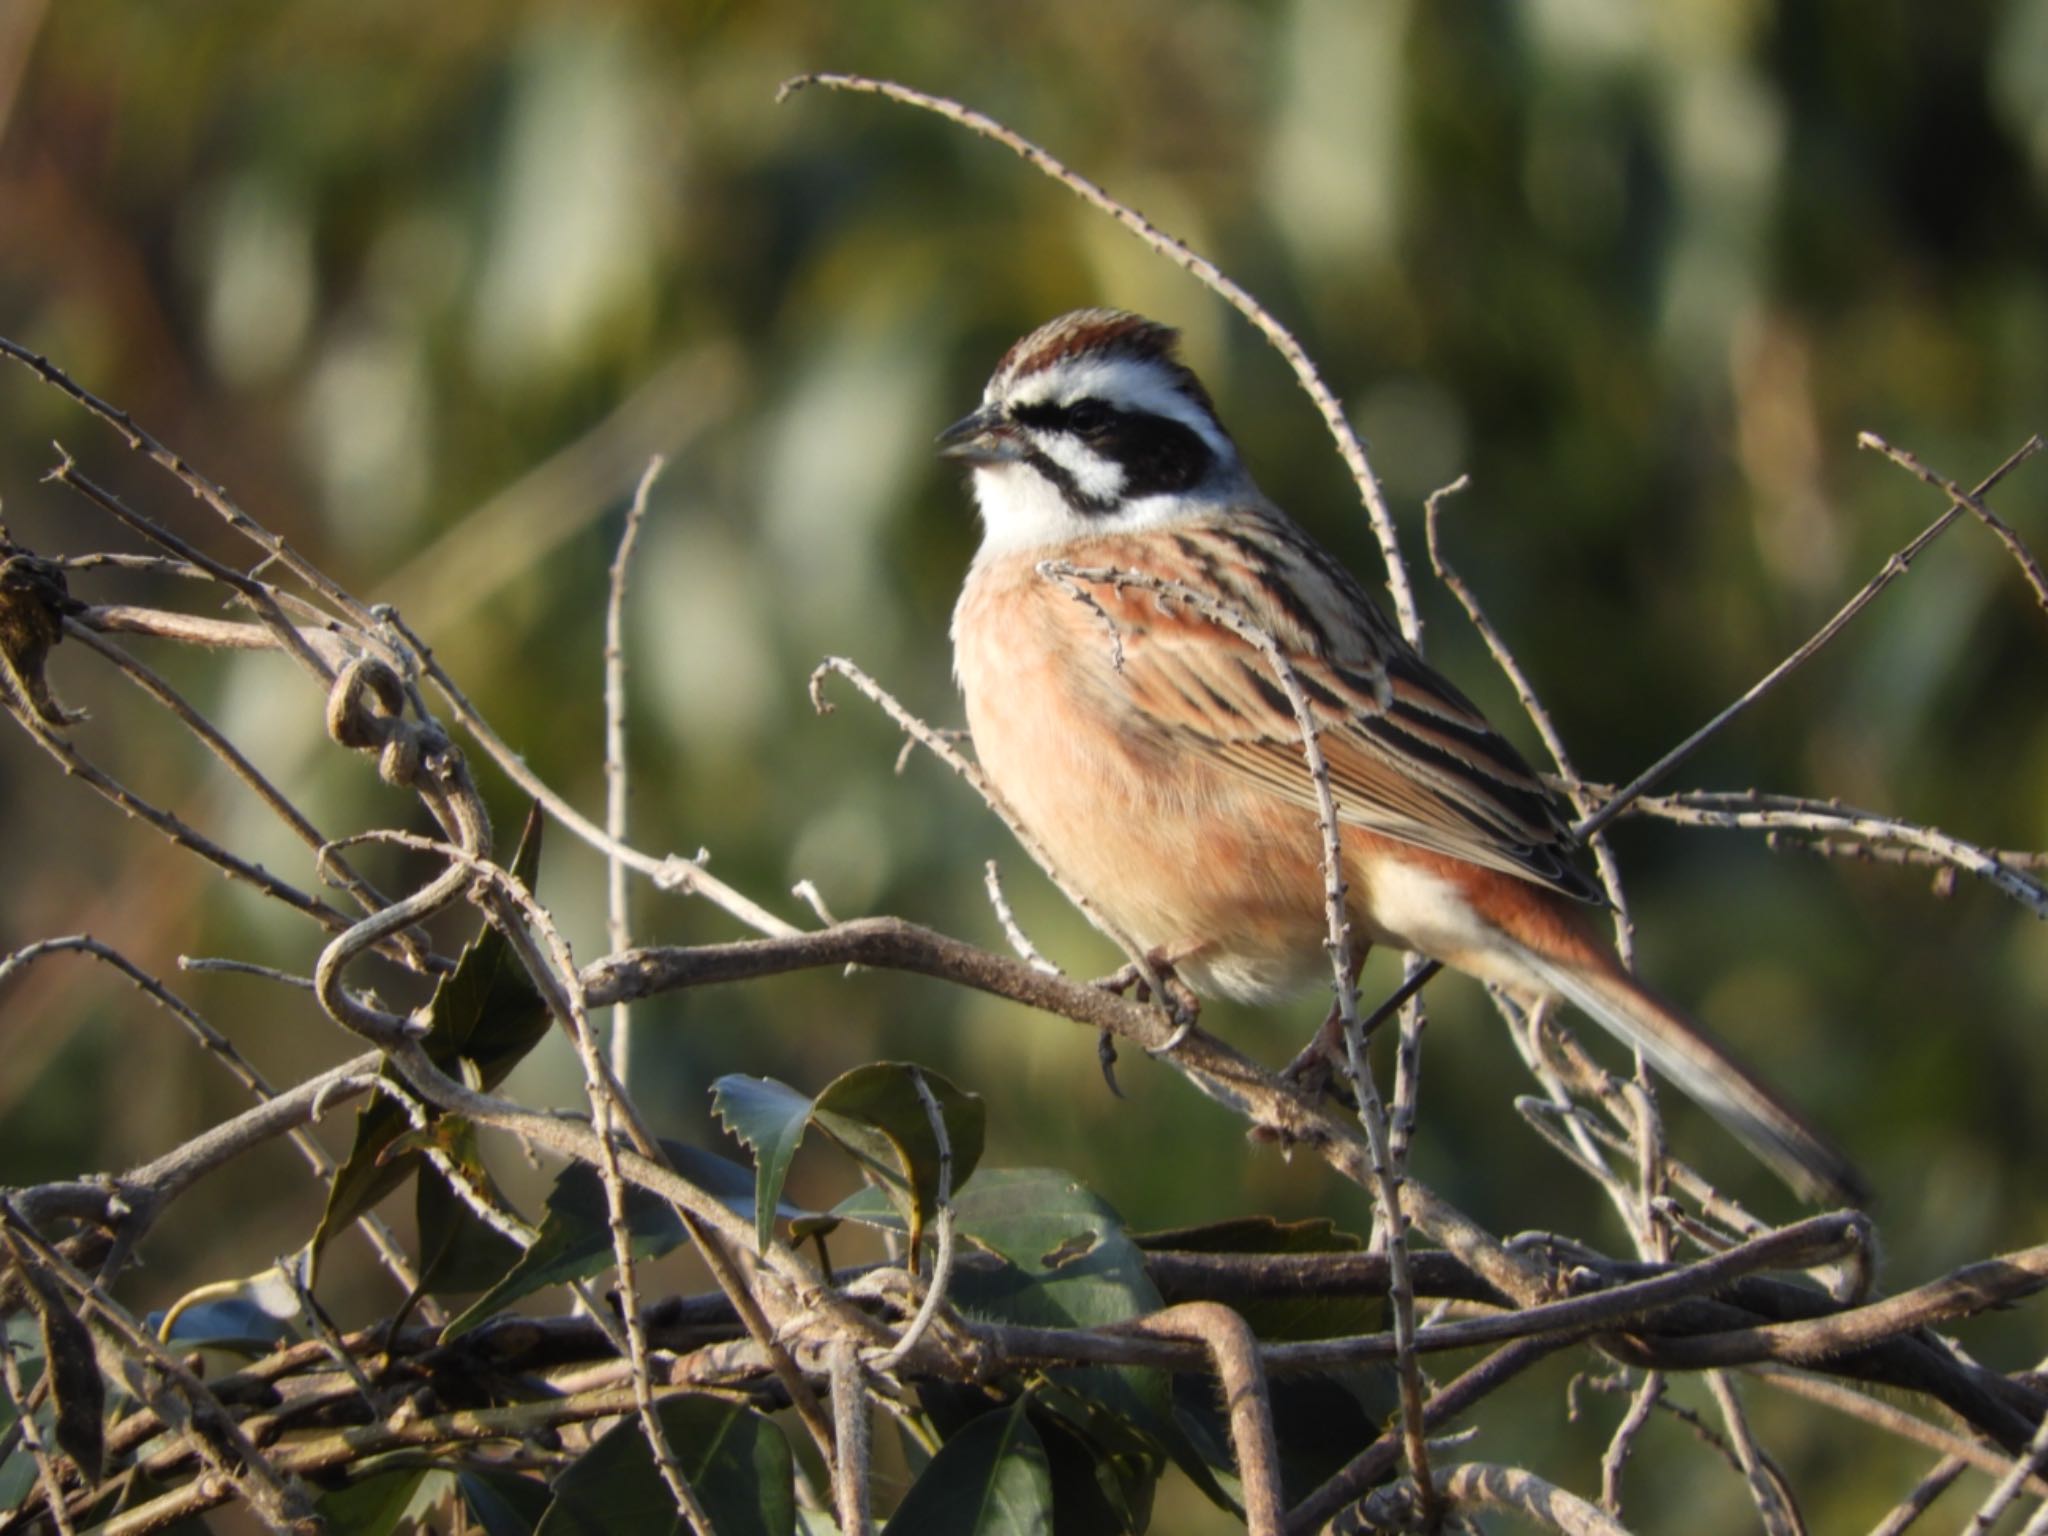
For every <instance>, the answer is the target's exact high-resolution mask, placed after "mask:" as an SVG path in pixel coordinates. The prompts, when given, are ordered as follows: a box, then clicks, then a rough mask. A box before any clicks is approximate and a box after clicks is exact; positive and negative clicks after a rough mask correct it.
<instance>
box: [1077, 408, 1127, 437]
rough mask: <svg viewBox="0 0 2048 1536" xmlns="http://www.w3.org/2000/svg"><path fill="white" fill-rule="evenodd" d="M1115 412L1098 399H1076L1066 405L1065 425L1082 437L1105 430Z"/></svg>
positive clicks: (1091, 435)
mask: <svg viewBox="0 0 2048 1536" xmlns="http://www.w3.org/2000/svg"><path fill="white" fill-rule="evenodd" d="M1115 414H1116V413H1115V412H1114V411H1112V410H1110V408H1109V407H1108V406H1106V405H1104V404H1103V403H1102V402H1101V401H1100V400H1076V401H1075V402H1074V403H1073V404H1072V405H1070V406H1068V407H1067V426H1068V428H1069V430H1071V431H1074V432H1078V433H1080V434H1081V436H1083V437H1093V436H1095V435H1096V434H1097V433H1099V432H1104V431H1107V430H1108V428H1109V424H1110V422H1111V420H1112V419H1113V418H1114V417H1115Z"/></svg>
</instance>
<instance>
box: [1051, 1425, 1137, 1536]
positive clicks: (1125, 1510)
mask: <svg viewBox="0 0 2048 1536" xmlns="http://www.w3.org/2000/svg"><path fill="white" fill-rule="evenodd" d="M1093 1417H1094V1419H1095V1420H1097V1421H1100V1420H1103V1419H1107V1418H1109V1417H1110V1416H1109V1415H1107V1414H1100V1413H1098V1414H1096V1415H1094V1416H1093ZM1031 1422H1032V1425H1033V1427H1034V1428H1036V1429H1037V1431H1038V1438H1039V1441H1040V1442H1041V1443H1042V1444H1043V1445H1044V1447H1045V1459H1046V1466H1047V1469H1048V1471H1049V1472H1050V1473H1051V1476H1052V1502H1053V1511H1054V1513H1055V1515H1056V1516H1057V1525H1058V1529H1059V1533H1060V1536H1138V1533H1139V1532H1142V1531H1143V1530H1145V1529H1146V1527H1147V1526H1148V1525H1150V1524H1151V1519H1152V1494H1153V1491H1154V1490H1155V1489H1156V1488H1157V1487H1158V1485H1159V1473H1160V1469H1161V1468H1162V1467H1163V1466H1164V1465H1165V1458H1164V1457H1162V1456H1160V1455H1159V1454H1158V1453H1157V1452H1156V1451H1154V1450H1152V1448H1151V1447H1150V1446H1148V1445H1146V1444H1145V1443H1144V1442H1142V1441H1141V1440H1139V1438H1138V1437H1137V1436H1136V1435H1135V1434H1128V1433H1127V1434H1125V1435H1124V1436H1122V1437H1121V1438H1122V1439H1123V1440H1124V1441H1125V1442H1126V1443H1127V1444H1126V1449H1124V1450H1122V1451H1115V1452H1113V1451H1110V1450H1108V1449H1107V1448H1105V1446H1104V1445H1102V1444H1101V1443H1100V1442H1099V1441H1097V1440H1096V1439H1095V1438H1094V1436H1092V1435H1091V1434H1089V1433H1088V1432H1086V1431H1085V1430H1084V1429H1082V1428H1081V1427H1079V1426H1077V1425H1076V1424H1074V1423H1073V1422H1071V1421H1070V1420H1068V1419H1067V1418H1066V1417H1065V1416H1063V1415H1061V1414H1056V1413H1041V1412H1037V1411H1035V1410H1034V1411H1033V1413H1032V1415H1031Z"/></svg>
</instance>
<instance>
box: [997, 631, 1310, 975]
mask: <svg viewBox="0 0 2048 1536" xmlns="http://www.w3.org/2000/svg"><path fill="white" fill-rule="evenodd" d="M958 660H959V673H960V681H961V687H962V691H963V692H964V694H965V696H966V703H967V720H968V726H969V728H970V730H971V731H972V733H973V737H974V750H975V755H976V757H977V758H978V759H979V761H980V763H981V766H982V769H983V771H984V772H985V773H986V774H987V775H988V777H989V780H990V782H991V784H993V786H994V787H995V790H996V792H997V794H998V795H1000V796H1001V797H1002V799H1003V802H1004V803H1005V804H1006V805H1007V806H1008V807H1009V808H1010V809H1011V811H1012V812H1014V813H1015V815H1016V816H1017V819H1018V820H1019V821H1021V822H1022V823H1023V825H1024V827H1025V829H1026V830H1027V831H1028V832H1029V833H1030V834H1031V835H1032V837H1034V838H1035V839H1037V841H1038V842H1039V844H1040V845H1041V847H1042V848H1043V850H1044V854H1045V857H1046V858H1047V859H1048V860H1049V861H1050V863H1051V864H1052V866H1053V868H1054V870H1055V871H1057V873H1058V874H1059V876H1060V878H1061V879H1063V880H1064V881H1065V882H1066V883H1067V884H1068V885H1069V886H1071V887H1072V888H1073V889H1074V891H1075V892H1077V893H1078V894H1079V895H1080V896H1082V897H1083V898H1084V899H1085V900H1087V901H1088V902H1089V903H1090V904H1091V905H1093V906H1094V907H1095V908H1096V909H1097V911H1098V912H1099V914H1100V917H1101V918H1102V919H1103V920H1105V921H1106V922H1107V923H1108V924H1109V925H1110V926H1111V927H1113V928H1114V929H1116V930H1117V931H1119V932H1120V933H1121V934H1122V935H1123V936H1124V937H1126V938H1128V939H1130V940H1131V941H1133V942H1134V943H1135V944H1137V945H1138V946H1139V947H1140V948H1142V949H1146V950H1155V949H1156V950H1161V951H1164V953H1165V955H1166V957H1167V958H1168V959H1169V960H1171V961H1172V962H1173V964H1174V966H1175V968H1176V969H1177V970H1178V971H1179V973H1180V974H1181V975H1182V976H1183V977H1184V978H1185V979H1187V980H1188V981H1189V982H1190V983H1191V984H1192V985H1194V986H1195V987H1196V988H1197V989H1199V990H1203V991H1214V992H1221V993H1224V994H1226V995H1229V996H1233V997H1240V998H1245V999H1257V998H1263V997H1269V996H1272V995H1274V994H1276V993H1280V992H1284V991H1288V990H1292V989H1294V988H1296V987H1299V986H1301V985H1303V984H1304V983H1306V982H1309V981H1311V980H1313V979H1314V978H1315V976H1316V975H1318V974H1319V973H1320V972H1321V970H1322V968H1323V967H1325V966H1326V965H1327V964H1328V961H1327V958H1326V956H1325V954H1324V951H1323V948H1322V941H1323V938H1324V935H1325V920H1324V915H1323V898H1322V874H1321V861H1320V857H1319V848H1320V839H1319V837H1318V833H1317V829H1316V823H1315V818H1314V817H1313V816H1312V815H1311V814H1309V813H1307V812H1305V811H1302V810H1300V809H1298V808H1297V807H1293V806H1290V805H1287V804H1285V803H1282V802H1279V801H1277V800H1276V799H1275V798H1274V797H1273V796H1271V795H1268V794H1262V793H1260V792H1258V791H1257V790H1256V789H1255V788H1253V787H1251V786H1248V785H1245V784H1242V783H1240V782H1239V781H1237V780H1236V779H1234V778H1232V777H1230V776H1228V775H1226V774H1224V773H1222V772H1219V771H1218V770H1217V769H1215V768H1213V767H1210V766H1208V765H1207V764H1205V763H1203V762H1202V760H1201V759H1200V757H1199V756H1198V755H1197V754H1195V753H1194V752H1193V751H1191V750H1189V749H1187V748H1185V747H1181V748H1176V746H1175V744H1174V743H1172V742H1171V741H1161V740H1158V739H1156V738H1151V739H1148V738H1147V737H1146V736H1145V735H1143V734H1141V733H1140V732H1138V731H1137V730H1136V729H1135V728H1134V727H1132V726H1130V725H1129V724H1128V723H1127V722H1123V721H1120V720H1118V719H1117V718H1116V717H1115V715H1114V713H1113V711H1112V710H1111V709H1110V708H1109V707H1108V706H1106V705H1105V704H1102V703H1099V702H1096V701H1094V700H1091V699H1090V698H1089V697H1088V694H1087V692H1086V690H1085V689H1084V688H1078V687H1076V686H1074V685H1073V684H1074V674H1073V673H1072V672H1071V671H1070V670H1067V669H1063V668H1062V667H1061V666H1060V665H1059V663H1058V659H1057V657H1056V655H1055V654H1053V653H1051V652H1049V651H1048V650H1047V649H1046V648H1044V647H1042V646H1035V645H1033V644H1030V643H1028V640H1025V641H1017V642H1015V643H1013V639H1012V636H1011V634H1010V632H1009V631H1007V630H1005V629H1004V628H1002V627H1000V626H988V625H984V626H981V627H980V634H979V638H978V643H976V644H974V645H962V646H961V647H960V650H959V655H958Z"/></svg>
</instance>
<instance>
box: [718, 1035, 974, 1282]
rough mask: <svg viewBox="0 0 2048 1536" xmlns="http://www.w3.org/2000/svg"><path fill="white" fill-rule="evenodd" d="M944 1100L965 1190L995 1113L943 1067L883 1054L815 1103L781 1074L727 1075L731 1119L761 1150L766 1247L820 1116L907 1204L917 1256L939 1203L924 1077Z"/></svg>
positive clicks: (955, 1180)
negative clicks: (776, 1207) (787, 1183)
mask: <svg viewBox="0 0 2048 1536" xmlns="http://www.w3.org/2000/svg"><path fill="white" fill-rule="evenodd" d="M920 1078H921V1079H922V1080H923V1082H924V1086H925V1087H926V1089H928V1090H929V1091H930V1093H931V1096H932V1099H933V1102H935V1103H936V1104H937V1105H938V1109H939V1118H940V1121H941V1122H942V1123H943V1124H944V1126H945V1129H946V1140H947V1143H948V1145H949V1147H950V1148H951V1151H952V1171H951V1172H952V1187H953V1188H954V1189H956V1190H957V1189H959V1188H960V1187H961V1186H962V1185H964V1184H965V1183H966V1182H967V1179H968V1176H969V1175H970V1174H971V1173H973V1171H974V1168H975V1165H976V1164H977V1163H979V1162H980V1161H981V1150H982V1143H983V1139H984V1136H985V1133H986V1129H987V1115H986V1111H985V1109H984V1107H983V1105H982V1101H981V1099H980V1097H979V1096H978V1095H976V1094H971V1093H966V1092H963V1091H962V1090H961V1089H959V1088H957V1087H955V1086H954V1085H953V1084H952V1083H950V1082H948V1081H947V1080H946V1079H945V1078H943V1077H941V1076H939V1074H938V1073H936V1072H932V1071H929V1070H927V1069H925V1068H923V1067H919V1066H914V1065H912V1064H910V1063H908V1062H900V1061H878V1062H871V1063H870V1064H868V1065H867V1066H864V1067H856V1068H854V1069H853V1070H852V1071H851V1072H847V1073H844V1074H842V1075H841V1076H839V1077H837V1078H834V1079H833V1080H832V1082H830V1083H829V1084H827V1085H826V1087H825V1090H824V1092H822V1093H820V1094H819V1095H818V1096H817V1097H816V1098H815V1099H812V1100H810V1101H808V1102H806V1101H805V1100H804V1098H803V1096H802V1095H801V1094H799V1093H798V1092H797V1091H796V1090H795V1089H794V1088H791V1087H789V1086H788V1085H787V1084H786V1083H780V1082H777V1081H775V1080H774V1079H773V1078H755V1077H743V1076H739V1075H734V1076H729V1077H722V1078H720V1079H719V1080H718V1082H717V1083H715V1084H714V1085H713V1087H712V1093H713V1096H714V1099H715V1101H716V1103H717V1106H718V1112H719V1114H720V1116H721V1117H723V1118H724V1120H725V1122H726V1125H727V1127H728V1128H729V1129H730V1130H731V1131H732V1132H733V1134H734V1135H736V1136H738V1137H739V1138H740V1140H742V1141H743V1142H745V1143H746V1144H747V1146H748V1147H749V1148H750V1149H752V1151H753V1152H754V1155H755V1166H756V1170H757V1177H756V1195H755V1211H756V1214H755V1231H756V1238H757V1240H758V1241H759V1242H760V1243H761V1244H762V1245H763V1246H766V1244H767V1241H768V1237H769V1234H770V1232H771V1231H772V1230H773V1225H774V1223H773V1220H772V1218H771V1216H770V1214H769V1212H770V1211H771V1210H772V1208H773V1205H772V1202H774V1201H775V1200H777V1199H779V1197H780V1195H781V1191H782V1185H783V1181H784V1180H785V1179H786V1178H787V1177H788V1173H789V1164H790V1159H791V1158H793V1157H794V1156H795V1155H796V1149H797V1147H798V1145H799V1144H800V1143H801V1142H802V1140H803V1137H804V1133H805V1131H806V1130H807V1129H808V1128H809V1127H810V1126H812V1125H816V1126H818V1127H820V1128H821V1129H822V1130H823V1131H824V1132H825V1133H826V1134H827V1135H828V1136H830V1137H831V1138H832V1139H833V1140H834V1141H835V1142H837V1143H838V1144H839V1145H840V1146H841V1147H843V1148H844V1149H845V1150H846V1151H847V1152H849V1153H851V1154H852V1155H853V1156H854V1158H856V1159H857V1160H858V1161H859V1162H860V1163H861V1164H862V1165H863V1166H865V1167H866V1168H867V1169H868V1170H869V1171H870V1172H871V1173H873V1174H874V1176H875V1177H876V1178H877V1179H878V1180H879V1181H880V1183H881V1186H882V1188H883V1189H884V1190H886V1191H888V1192H889V1194H890V1198H891V1200H892V1201H893V1203H894V1204H895V1205H896V1206H897V1208H898V1209H899V1210H900V1211H901V1212H902V1213H903V1219H904V1221H905V1223H906V1224H907V1226H908V1229H909V1232H910V1237H911V1254H912V1256H913V1258H912V1263H913V1265H914V1264H915V1262H916V1259H915V1255H916V1254H917V1251H918V1250H917V1242H918V1239H919V1237H920V1236H921V1235H922V1233H923V1231H924V1227H925V1224H926V1223H927V1222H928V1221H929V1220H930V1219H931V1217H932V1214H933V1213H934V1212H935V1211H936V1210H937V1209H938V1195H939V1167H940V1157H939V1138H938V1135H937V1133H936V1132H935V1131H934V1130H933V1128H932V1121H931V1115H930V1113H929V1112H928V1111H927V1110H926V1108H925V1103H924V1096H923V1095H922V1094H920V1093H919V1092H918V1082H919V1079H920Z"/></svg>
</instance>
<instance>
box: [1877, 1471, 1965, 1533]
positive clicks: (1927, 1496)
mask: <svg viewBox="0 0 2048 1536" xmlns="http://www.w3.org/2000/svg"><path fill="white" fill-rule="evenodd" d="M1969 1470H1970V1464H1969V1463H1968V1462H1967V1461H1965V1460H1964V1459H1963V1458H1962V1457H1960V1456H1944V1457H1942V1458H1941V1460H1939V1461H1937V1462H1936V1463H1935V1464H1934V1465H1933V1466H1931V1467H1929V1468H1928V1469H1927V1475H1926V1476H1925V1477H1923V1478H1921V1479H1920V1481H1919V1482H1917V1483H1915V1484H1914V1485H1913V1486H1912V1487H1911V1488H1910V1489H1908V1490H1907V1492H1906V1496H1905V1497H1904V1498H1903V1499H1901V1500H1899V1502H1898V1503H1897V1504H1896V1505H1895V1506H1893V1508H1892V1510H1891V1512H1890V1513H1889V1514H1887V1515H1886V1516H1885V1517H1884V1518H1883V1519H1882V1520H1880V1521H1878V1522H1877V1524H1876V1525H1874V1526H1872V1527H1871V1528H1870V1536H1905V1532H1906V1531H1907V1529H1908V1528H1909V1527H1911V1525H1912V1524H1913V1522H1914V1521H1915V1520H1918V1519H1919V1518H1920V1517H1921V1516H1922V1515H1924V1514H1926V1513H1927V1511H1928V1510H1929V1509H1931V1508H1932V1507H1933V1505H1934V1501H1935V1500H1936V1499H1938V1498H1940V1497H1941V1496H1942V1495H1943V1494H1944V1493H1946V1492H1948V1490H1949V1489H1950V1487H1952V1486H1953V1485H1954V1483H1955V1481H1956V1479H1957V1478H1959V1477H1961V1476H1962V1475H1963V1474H1964V1473H1965V1472H1967V1471H1969Z"/></svg>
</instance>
